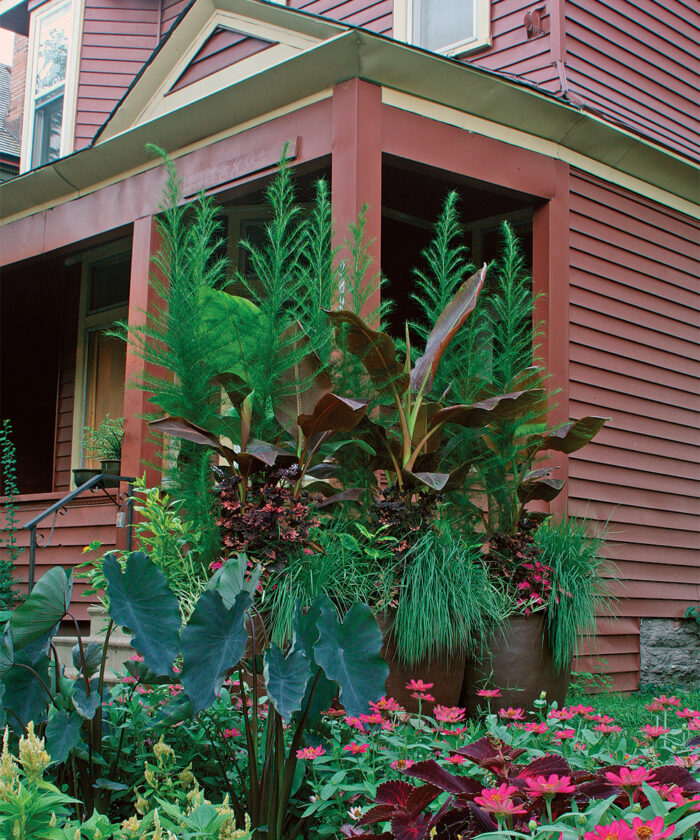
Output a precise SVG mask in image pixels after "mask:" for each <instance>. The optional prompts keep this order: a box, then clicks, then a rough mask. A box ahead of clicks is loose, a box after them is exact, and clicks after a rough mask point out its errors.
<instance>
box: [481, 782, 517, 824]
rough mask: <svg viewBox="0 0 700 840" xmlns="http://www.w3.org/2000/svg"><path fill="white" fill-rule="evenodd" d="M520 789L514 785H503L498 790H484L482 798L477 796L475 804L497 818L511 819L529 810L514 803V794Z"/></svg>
mask: <svg viewBox="0 0 700 840" xmlns="http://www.w3.org/2000/svg"><path fill="white" fill-rule="evenodd" d="M517 792H518V789H517V788H516V787H513V786H512V785H507V784H502V785H500V786H499V787H497V788H484V789H483V790H482V791H481V796H475V797H474V802H476V804H477V805H479V806H481V807H482V808H483V809H484V811H487V812H488V813H489V814H493V815H494V816H495V817H510V816H515V815H517V814H526V813H527V809H526V808H523V806H522V805H516V804H515V802H513V799H512V797H513V794H514V793H517Z"/></svg>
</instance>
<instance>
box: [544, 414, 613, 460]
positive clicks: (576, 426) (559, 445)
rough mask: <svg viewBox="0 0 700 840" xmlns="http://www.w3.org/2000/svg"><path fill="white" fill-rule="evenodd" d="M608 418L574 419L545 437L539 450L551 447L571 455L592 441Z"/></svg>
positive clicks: (555, 450)
mask: <svg viewBox="0 0 700 840" xmlns="http://www.w3.org/2000/svg"><path fill="white" fill-rule="evenodd" d="M608 420H610V418H609V417H582V418H581V419H580V420H572V421H571V422H570V423H567V424H566V425H565V426H562V427H561V428H560V429H557V430H556V431H554V432H551V433H550V434H548V435H546V436H545V437H543V439H542V442H541V444H540V445H539V446H538V450H540V451H541V450H543V449H551V450H553V451H554V452H565V453H566V454H567V455H570V454H571V453H572V452H576V451H577V450H579V449H581V448H582V447H584V446H585V445H586V444H587V443H590V441H591V440H593V438H594V437H595V436H596V435H597V434H598V432H599V431H600V430H601V429H602V428H603V426H604V425H605V424H606V423H607V422H608Z"/></svg>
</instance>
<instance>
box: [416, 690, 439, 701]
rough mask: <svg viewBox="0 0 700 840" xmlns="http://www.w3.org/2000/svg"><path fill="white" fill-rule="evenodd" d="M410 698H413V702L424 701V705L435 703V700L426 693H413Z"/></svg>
mask: <svg viewBox="0 0 700 840" xmlns="http://www.w3.org/2000/svg"><path fill="white" fill-rule="evenodd" d="M411 697H413V699H414V700H424V701H425V702H426V703H434V702H435V698H434V697H433V695H432V694H428V693H427V692H422V691H414V692H413V693H412V694H411Z"/></svg>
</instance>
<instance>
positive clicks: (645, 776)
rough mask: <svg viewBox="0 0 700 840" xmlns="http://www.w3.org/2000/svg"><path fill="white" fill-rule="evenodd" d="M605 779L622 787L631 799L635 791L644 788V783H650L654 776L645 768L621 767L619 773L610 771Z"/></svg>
mask: <svg viewBox="0 0 700 840" xmlns="http://www.w3.org/2000/svg"><path fill="white" fill-rule="evenodd" d="M605 778H606V779H607V780H608V781H609V782H612V783H613V784H614V785H618V786H619V787H621V788H622V789H623V790H624V791H625V793H626V794H627V795H628V796H629V797H630V798H631V797H632V794H633V793H634V791H635V790H637V788H639V787H641V786H642V782H648V781H649V779H651V778H653V774H652V773H650V772H649V771H648V770H647V769H646V768H644V767H621V768H620V771H619V772H618V773H614V772H613V771H612V770H608V772H607V773H606V774H605Z"/></svg>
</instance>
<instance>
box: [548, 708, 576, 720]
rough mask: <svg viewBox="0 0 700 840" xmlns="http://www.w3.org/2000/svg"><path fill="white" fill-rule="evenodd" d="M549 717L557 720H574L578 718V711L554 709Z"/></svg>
mask: <svg viewBox="0 0 700 840" xmlns="http://www.w3.org/2000/svg"><path fill="white" fill-rule="evenodd" d="M547 716H548V717H551V718H554V719H555V720H573V719H574V718H575V717H576V711H575V710H574V709H567V708H563V709H552V710H551V711H550V712H549V714H548V715H547Z"/></svg>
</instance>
